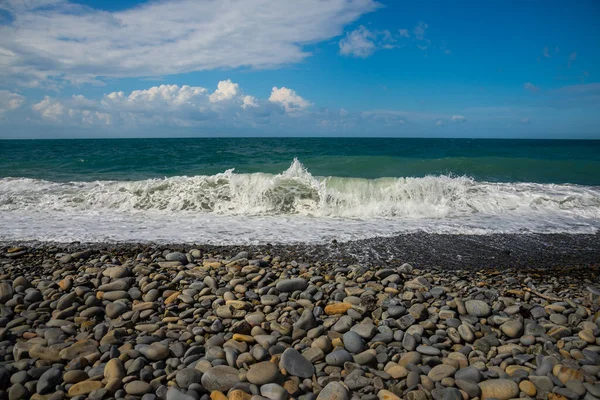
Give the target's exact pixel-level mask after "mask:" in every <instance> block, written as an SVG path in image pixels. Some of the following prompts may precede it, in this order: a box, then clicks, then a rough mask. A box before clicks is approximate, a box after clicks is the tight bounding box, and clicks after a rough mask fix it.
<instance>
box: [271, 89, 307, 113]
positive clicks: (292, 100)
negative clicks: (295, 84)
mask: <svg viewBox="0 0 600 400" xmlns="http://www.w3.org/2000/svg"><path fill="white" fill-rule="evenodd" d="M269 101H270V102H271V103H275V104H280V105H282V106H283V107H284V108H285V111H286V112H288V113H289V112H297V111H302V110H304V109H305V108H307V107H308V106H310V102H309V101H307V100H305V99H304V98H302V97H301V96H299V95H298V94H297V93H296V92H295V91H293V90H292V89H288V88H286V87H282V88H278V87H274V88H273V90H272V91H271V96H269Z"/></svg>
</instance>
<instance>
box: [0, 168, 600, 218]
mask: <svg viewBox="0 0 600 400" xmlns="http://www.w3.org/2000/svg"><path fill="white" fill-rule="evenodd" d="M40 209H43V210H46V211H69V210H74V211H85V210H89V211H105V210H119V211H142V210H148V211H151V210H152V211H166V212H170V213H177V212H180V211H186V212H190V211H193V212H196V213H215V214H220V215H243V216H268V215H288V214H290V215H293V214H297V215H303V216H313V217H338V218H353V219H362V218H409V219H415V218H416V219H418V218H456V217H461V216H468V215H474V214H482V215H498V214H507V213H510V214H531V213H542V214H548V213H550V214H568V215H571V216H581V217H584V218H598V219H600V188H596V187H588V186H577V185H555V184H536V183H488V182H478V181H475V180H473V179H471V178H469V177H454V176H426V177H422V178H379V179H362V178H339V177H315V176H313V175H311V173H310V172H309V171H308V170H307V169H306V168H305V167H304V166H303V165H302V164H301V163H300V162H299V161H298V160H297V159H295V160H294V161H293V162H292V164H291V165H290V167H289V168H288V169H287V170H286V171H284V172H282V173H280V174H277V175H273V174H264V173H254V174H236V173H235V171H234V170H233V169H231V170H227V171H225V172H223V173H219V174H216V175H211V176H192V177H186V176H182V177H170V178H164V179H148V180H140V181H96V182H69V183H57V182H49V181H43V180H35V179H25V178H4V179H0V210H2V211H10V210H21V211H22V210H40Z"/></svg>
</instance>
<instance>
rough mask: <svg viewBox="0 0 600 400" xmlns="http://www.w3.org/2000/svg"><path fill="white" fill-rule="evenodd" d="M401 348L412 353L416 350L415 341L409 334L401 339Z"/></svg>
mask: <svg viewBox="0 0 600 400" xmlns="http://www.w3.org/2000/svg"><path fill="white" fill-rule="evenodd" d="M402 347H404V348H405V349H406V350H408V351H413V350H414V349H416V348H417V339H415V337H414V336H413V335H411V334H410V333H405V334H404V337H403V338H402Z"/></svg>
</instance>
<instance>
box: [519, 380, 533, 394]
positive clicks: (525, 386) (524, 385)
mask: <svg viewBox="0 0 600 400" xmlns="http://www.w3.org/2000/svg"><path fill="white" fill-rule="evenodd" d="M519 390H521V392H523V393H525V394H526V395H527V396H530V397H534V396H535V395H536V394H537V389H536V387H535V385H534V384H533V383H532V382H531V381H521V383H519Z"/></svg>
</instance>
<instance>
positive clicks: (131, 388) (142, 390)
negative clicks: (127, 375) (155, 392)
mask: <svg viewBox="0 0 600 400" xmlns="http://www.w3.org/2000/svg"><path fill="white" fill-rule="evenodd" d="M151 391H152V386H150V384H149V383H148V382H144V381H133V382H130V383H128V384H126V385H125V393H127V394H130V395H133V396H143V395H144V394H146V393H150V392H151Z"/></svg>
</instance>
